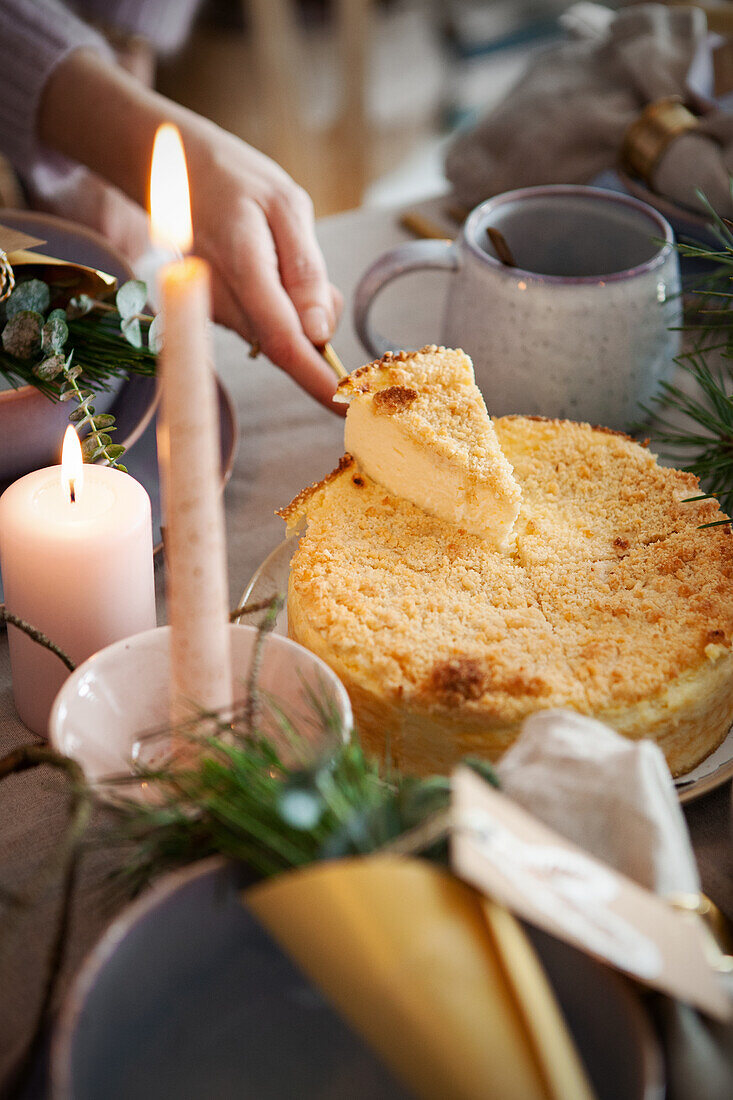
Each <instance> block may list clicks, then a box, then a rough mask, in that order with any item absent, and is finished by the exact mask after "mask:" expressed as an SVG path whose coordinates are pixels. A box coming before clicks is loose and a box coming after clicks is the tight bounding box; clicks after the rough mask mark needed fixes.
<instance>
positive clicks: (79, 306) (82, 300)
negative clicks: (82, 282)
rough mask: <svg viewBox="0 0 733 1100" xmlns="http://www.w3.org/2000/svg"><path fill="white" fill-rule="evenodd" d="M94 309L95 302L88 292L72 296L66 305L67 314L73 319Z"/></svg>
mask: <svg viewBox="0 0 733 1100" xmlns="http://www.w3.org/2000/svg"><path fill="white" fill-rule="evenodd" d="M93 309H94V302H93V301H92V299H91V298H90V297H89V295H88V294H79V295H77V297H76V298H72V299H71V301H70V302H69V304H68V306H67V307H66V316H67V317H68V318H70V319H71V320H73V319H74V318H76V317H84V315H85V314H87V313H91V311H92V310H93Z"/></svg>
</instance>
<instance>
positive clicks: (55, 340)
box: [41, 309, 69, 353]
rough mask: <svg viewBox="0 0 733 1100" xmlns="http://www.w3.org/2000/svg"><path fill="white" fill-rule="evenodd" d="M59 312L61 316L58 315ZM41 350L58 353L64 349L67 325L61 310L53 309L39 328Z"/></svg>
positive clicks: (67, 332) (67, 337)
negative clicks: (41, 343) (41, 342)
mask: <svg viewBox="0 0 733 1100" xmlns="http://www.w3.org/2000/svg"><path fill="white" fill-rule="evenodd" d="M59 314H61V316H59ZM41 339H42V341H43V350H44V351H46V352H48V351H53V352H56V353H59V352H61V351H63V350H64V344H65V343H66V341H67V340H68V339H69V326H68V325H67V324H66V316H65V314H64V313H63V312H62V311H61V310H57V309H55V310H54V311H53V313H52V314H51V315H50V316H49V318H48V320H47V321H46V323H45V325H44V326H43V328H42V329H41Z"/></svg>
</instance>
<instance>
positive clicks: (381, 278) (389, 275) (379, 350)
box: [354, 239, 459, 359]
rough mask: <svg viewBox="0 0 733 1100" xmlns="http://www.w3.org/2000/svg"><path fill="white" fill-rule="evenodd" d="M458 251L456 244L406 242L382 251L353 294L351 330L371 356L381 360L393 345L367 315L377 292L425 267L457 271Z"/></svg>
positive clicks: (449, 242)
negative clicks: (352, 324)
mask: <svg viewBox="0 0 733 1100" xmlns="http://www.w3.org/2000/svg"><path fill="white" fill-rule="evenodd" d="M458 263H459V261H458V250H457V248H456V244H455V241H449V240H433V239H430V240H424V241H407V242H406V243H405V244H400V245H397V247H396V248H392V249H390V250H389V252H385V253H384V255H383V256H380V257H379V259H378V260H375V261H374V263H373V264H372V266H371V267H370V268H369V269H368V271H366V272H365V273H364V275H363V276H362V278H361V280H360V282H359V285H358V286H357V288H356V291H355V293H354V327H355V328H356V331H357V334H358V336H359V339H360V340H361V342H362V344H363V345H364V347H365V348H366V349H367V351H368V352H369V354H370V355H372V356H373V357H374V358H375V359H380V358H381V357H382V356H383V355H384V353H385V352H387V351H393V350H394V344H392V343H391V342H390V341H389V340H387V339H385V337H384V336H381V335H380V334H379V333H378V332H377V331H376V330H375V329H374V328H373V327H372V324H371V321H370V319H369V314H370V312H371V308H372V305H373V304H374V299H375V298H376V296H377V294H378V293H379V291H380V290H381V289H382V288H383V287H385V286H386V285H387V283H391V282H392V280H393V279H396V278H397V277H398V276H399V275H404V274H405V272H407V271H420V270H422V269H425V268H431V269H433V270H435V269H438V270H441V271H457V270H458Z"/></svg>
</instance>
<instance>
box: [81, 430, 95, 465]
mask: <svg viewBox="0 0 733 1100" xmlns="http://www.w3.org/2000/svg"><path fill="white" fill-rule="evenodd" d="M98 451H99V444H98V443H97V441H96V439H95V438H94V436H93V435H88V436H87V437H86V438H85V439H82V441H81V456H82V458H83V459H84V461H85V462H91V461H92V459H93V458H95V456H96V454H97V452H98Z"/></svg>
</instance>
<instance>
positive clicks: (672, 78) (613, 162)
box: [446, 3, 733, 217]
mask: <svg viewBox="0 0 733 1100" xmlns="http://www.w3.org/2000/svg"><path fill="white" fill-rule="evenodd" d="M563 22H564V25H565V28H566V30H567V31H568V33H569V36H570V37H569V40H568V41H566V42H564V43H563V44H562V45H560V46H558V47H555V48H552V49H549V50H547V51H544V52H543V53H541V54H540V55H538V56H537V57H536V59H535V60H534V61H533V62H532V63H531V64H530V66H529V68H528V69H527V71H526V72H525V74H524V75H523V76H522V78H521V79H520V80H519V82H518V83H517V84H516V85H515V86H514V87H513V88H512V89H511V91H510V92H509V93H508V95H507V96H506V98H505V99H504V101H503V102H502V103H501V104H500V105H499V106H498V107H497V108H496V109H495V110H494V111H492V113H491V114H490V115H488V116H487V117H486V118H485V119H484V120H483V121H481V122H480V123H479V124H478V126H477V127H476V128H475V129H473V130H470V131H468V132H466V133H463V134H460V135H459V136H458V137H457V138H456V139H455V140H454V142H453V143H452V145H451V146H450V147H449V149H448V153H447V159H446V174H447V176H448V179H449V180H450V182H451V183H452V185H453V187H454V189H455V192H456V196H457V198H458V199H459V200H460V202H462V203H464V204H465V205H467V206H469V207H472V206H475V205H476V204H477V203H479V202H482V201H483V200H484V199H486V198H488V197H489V196H490V195H494V194H497V193H499V192H501V191H510V190H512V189H514V188H517V187H528V186H534V185H539V184H545V183H589V182H591V181H592V180H593V179H595V177H596V176H597V175H599V174H600V173H601V172H603V171H606V170H608V169H609V168H615V167H616V166H617V165H618V163H619V157H620V151H621V147H622V143H623V140H624V136H625V134H626V132H627V130H628V128H629V126H630V125H631V123H632V122H634V120H635V119H637V118H638V116H639V115H640V113H641V112H642V110H643V109H644V107H646V106H647V105H648V104H651V103H654V102H656V101H657V100H659V99H663V98H665V97H668V96H673V95H679V96H681V97H682V99H683V100H684V101H685V103H686V104H687V105H688V106H689V107H690V108H691V109H692V110H693V112H694V113H695V114H696V115H699V116H701V117H699V118H698V122H697V125H696V126H695V128H694V129H691V130H688V131H687V132H685V133H681V134H678V135H677V136H676V137H674V138H673V140H671V142H670V143H669V144H668V145H667V147H666V149H665V150H664V152H663V154H662V155H661V158H660V159H659V161H658V163H657V164H656V167H655V168H654V170H653V175H652V179H651V181H650V183H651V186H652V188H653V190H654V191H656V192H657V193H658V194H659V195H662V196H664V197H666V198H667V199H671V200H672V201H673V202H676V203H681V204H683V205H685V206H688V207H691V208H693V209H697V210H705V206H704V204H703V203H702V201H701V200H700V198H699V196H698V195H697V189H698V188H699V189H700V190H702V191H703V192H704V194H705V195H706V197H707V199H708V200H709V201H710V202H711V203H712V205H713V206H714V207H715V209H716V210H717V211H718V212H719V213H720V214H722V215H723V216H726V217H729V216H731V215H733V200H732V199H731V191H730V182H729V176H730V173H731V170H733V114H731V113H728V112H726V111H723V110H720V109H719V108H718V107H717V106H716V105H715V103H714V101H713V99H712V98H711V97H712V88H713V60H712V50H713V47H714V46H715V45H716V43H717V42H719V41H720V40H719V39H717V38H716V37H715V36H711V35H709V34H708V30H707V21H706V17H705V14H704V12H703V11H702V10H700V9H699V8H694V7H690V8H678V7H671V8H670V7H667V6H665V5H662V4H643V5H638V6H634V7H631V8H626V9H623V10H622V11H620V12H618V13H617V14H616V13H614V12H612V11H610V10H609V9H608V8H604V7H602V6H601V5H597V4H591V3H581V4H576V5H574V7H572V8H571V9H570V10H569V11H568V13H566V15H565V17H564V19H563Z"/></svg>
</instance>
